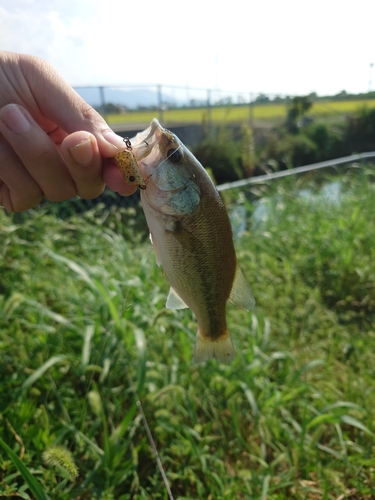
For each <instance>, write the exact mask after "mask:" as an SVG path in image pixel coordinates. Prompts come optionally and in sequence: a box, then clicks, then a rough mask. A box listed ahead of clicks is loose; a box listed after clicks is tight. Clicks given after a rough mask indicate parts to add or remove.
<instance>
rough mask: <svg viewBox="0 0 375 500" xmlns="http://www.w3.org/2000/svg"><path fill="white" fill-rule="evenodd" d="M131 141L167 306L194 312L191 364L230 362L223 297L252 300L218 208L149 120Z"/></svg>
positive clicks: (182, 152) (185, 155)
mask: <svg viewBox="0 0 375 500" xmlns="http://www.w3.org/2000/svg"><path fill="white" fill-rule="evenodd" d="M132 147H133V149H132V151H133V152H134V156H135V159H136V161H137V163H138V166H139V169H140V172H141V174H142V177H143V179H144V180H145V185H146V189H145V190H143V191H142V192H141V202H142V206H143V210H144V212H145V216H146V220H147V224H148V227H149V229H150V237H151V240H152V243H153V247H154V251H155V254H156V260H157V263H158V265H161V266H162V268H163V272H164V275H165V277H166V278H167V280H168V282H169V284H170V285H171V290H170V293H169V296H168V299H167V304H166V306H167V307H170V308H173V309H181V308H184V307H190V309H192V311H193V312H194V314H195V316H196V318H197V322H198V333H197V340H196V346H195V352H194V361H195V362H202V361H206V360H208V359H211V358H215V359H217V360H218V361H219V362H229V361H231V360H232V359H233V358H234V357H235V350H234V347H233V343H232V340H231V336H230V333H229V331H228V327H227V322H226V303H227V301H228V300H230V301H231V302H233V303H234V304H237V305H238V306H240V307H242V308H243V309H247V310H248V309H250V307H252V306H253V305H254V299H253V297H252V294H251V290H250V288H249V286H248V284H247V283H246V280H245V278H244V276H243V275H242V272H241V270H240V269H239V267H238V264H237V259H236V254H235V250H234V244H233V235H232V229H231V224H230V220H229V217H228V214H227V211H226V209H225V206H224V204H223V202H222V200H221V198H220V195H219V194H218V192H217V190H216V188H215V186H214V184H213V183H212V181H211V179H210V177H209V175H208V174H207V172H206V171H205V169H204V168H203V167H202V165H201V164H200V163H199V162H198V160H197V159H196V158H195V157H194V156H193V155H192V153H191V152H190V151H189V150H188V149H187V148H186V147H185V146H184V145H183V144H182V142H181V141H180V140H179V139H178V138H177V137H176V136H175V135H174V134H172V133H171V132H170V131H168V130H166V129H164V128H163V127H161V126H160V124H159V122H158V121H157V120H156V119H154V120H153V121H152V122H151V125H150V127H149V128H148V129H146V130H145V131H144V132H141V133H140V134H137V136H136V137H135V138H134V139H132Z"/></svg>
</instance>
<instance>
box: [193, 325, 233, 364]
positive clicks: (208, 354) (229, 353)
mask: <svg viewBox="0 0 375 500" xmlns="http://www.w3.org/2000/svg"><path fill="white" fill-rule="evenodd" d="M235 357H236V351H235V350H234V347H233V343H232V339H231V337H230V333H229V332H228V331H227V334H226V335H223V336H221V337H219V338H218V339H217V340H213V339H211V338H207V337H202V336H201V335H199V332H198V334H197V339H196V341H195V350H194V363H203V361H208V360H209V359H216V361H218V362H219V363H230V362H231V361H232V360H233V359H234V358H235Z"/></svg>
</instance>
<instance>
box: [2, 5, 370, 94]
mask: <svg viewBox="0 0 375 500" xmlns="http://www.w3.org/2000/svg"><path fill="white" fill-rule="evenodd" d="M374 17H375V1H374V0H356V2H353V1H352V2H350V1H347V2H343V1H342V0H340V1H337V0H324V1H322V0H315V1H314V2H312V1H310V0H305V1H301V0H298V1H297V0H284V1H283V0H257V1H247V0H225V1H223V0H216V1H211V0H199V1H197V0H189V1H185V2H183V1H180V0H174V1H168V0H156V1H155V0H152V1H151V0H133V1H132V2H130V1H128V0H102V1H99V0H48V1H47V0H12V1H10V0H0V49H3V50H9V51H14V52H23V53H27V54H33V55H36V56H40V57H42V58H44V59H47V60H48V61H50V62H51V63H52V64H53V65H54V66H55V67H56V68H57V69H58V71H59V72H60V73H61V74H62V75H63V77H64V78H65V79H66V80H67V81H68V82H69V83H70V84H71V85H73V86H77V85H119V86H122V85H136V84H138V85H141V84H142V85H143V84H144V85H154V84H162V85H176V86H184V87H189V88H194V87H199V88H212V89H221V90H223V91H224V90H226V91H234V92H244V93H254V94H257V93H265V94H268V93H271V94H279V95H297V94H299V95H305V94H309V93H310V92H316V93H317V94H318V95H332V94H337V93H339V92H340V91H342V90H346V91H347V92H350V93H360V92H367V91H368V90H369V89H371V90H375V68H374V67H373V68H372V69H371V64H372V63H375V37H374Z"/></svg>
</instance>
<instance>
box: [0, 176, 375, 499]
mask: <svg viewBox="0 0 375 500" xmlns="http://www.w3.org/2000/svg"><path fill="white" fill-rule="evenodd" d="M316 175H317V176H319V177H316V178H314V175H313V174H309V176H308V177H307V176H306V177H303V178H299V179H297V180H296V179H295V178H294V179H292V180H291V179H290V178H289V179H284V180H282V181H276V182H277V184H276V183H275V184H270V185H258V186H257V187H253V188H251V190H252V191H247V192H242V193H239V192H238V191H233V192H225V201H226V203H227V204H228V207H229V210H230V212H231V214H232V216H233V217H234V218H235V219H236V220H237V223H239V225H238V224H237V225H236V227H237V228H238V227H239V226H240V225H241V223H243V221H244V219H243V217H244V214H245V216H246V219H245V220H246V224H247V226H246V230H245V231H244V232H243V231H242V233H241V234H239V235H238V237H237V238H236V242H235V243H236V248H237V252H238V258H239V261H240V263H241V267H242V269H243V271H244V274H245V275H246V276H247V278H248V281H249V282H250V284H251V286H252V289H253V294H254V296H255V298H256V301H257V305H256V307H255V308H254V310H253V311H252V312H251V313H247V312H243V311H239V310H237V309H235V308H234V307H231V306H229V307H228V323H229V327H230V330H231V332H232V335H233V339H234V343H235V346H236V349H237V353H238V355H237V358H236V359H235V361H234V362H233V363H232V364H231V365H230V366H224V365H219V364H217V363H216V362H214V361H212V362H208V363H205V364H203V365H199V366H194V365H192V356H193V346H194V339H195V335H196V323H195V320H194V318H193V316H192V314H191V313H190V311H189V310H182V311H171V310H167V309H165V307H164V304H165V300H166V296H167V292H168V284H167V282H166V281H165V279H164V277H163V275H162V272H161V270H160V268H158V267H157V266H156V264H155V259H154V255H153V252H152V249H151V245H150V243H149V241H148V238H147V231H146V228H145V223H144V219H143V215H142V214H141V213H139V212H138V211H135V210H134V209H117V208H116V207H114V208H112V209H106V208H104V206H98V207H97V208H96V209H93V210H91V211H89V212H86V213H85V214H82V215H75V216H72V217H69V218H67V219H64V220H63V219H60V218H58V217H56V216H55V215H53V214H51V213H50V212H48V211H47V209H44V210H40V211H29V212H28V213H26V214H18V215H15V216H10V215H6V214H5V213H4V212H3V211H0V240H1V242H2V243H1V245H0V252H1V258H0V276H1V280H0V438H1V439H0V450H1V446H3V447H4V445H3V444H2V443H6V444H7V445H8V447H9V448H10V450H11V451H9V450H8V448H6V447H4V449H7V450H8V451H7V452H5V451H4V449H3V450H2V451H0V468H1V476H0V497H4V498H23V499H29V498H32V499H34V498H37V499H42V498H43V499H46V498H47V495H48V497H49V498H50V499H62V500H68V499H69V500H71V499H77V500H78V499H80V500H89V499H90V500H91V499H103V500H130V499H167V493H166V490H165V488H164V485H163V482H162V479H161V476H160V473H159V470H158V468H157V465H156V461H155V457H154V455H153V453H152V451H151V448H150V445H149V443H148V440H147V436H146V432H145V428H144V426H143V424H142V420H141V418H140V415H139V414H138V412H137V408H136V404H135V399H134V390H135V389H136V390H137V391H138V394H139V397H140V399H141V401H142V404H143V408H144V411H145V414H146V417H147V420H148V423H149V426H150V429H151V432H152V434H153V437H154V440H155V442H156V445H157V448H158V451H159V455H160V457H161V460H162V462H163V465H164V468H165V471H166V475H167V478H168V480H169V483H170V485H171V489H172V493H173V496H174V498H175V499H179V500H183V499H185V500H187V499H212V500H224V499H226V500H232V499H247V500H253V499H259V500H266V499H269V500H281V499H285V500H287V499H294V500H306V499H309V500H315V499H332V500H333V499H336V500H337V499H339V498H340V499H345V498H350V499H352V500H360V499H372V498H375V454H374V449H375V448H374V445H375V434H374V433H375V398H374V378H375V322H374V320H375V249H374V241H375V226H374V224H373V216H374V197H375V187H374V183H373V179H374V176H373V171H372V170H369V169H363V170H359V169H358V168H352V169H349V170H348V172H347V173H346V174H345V175H343V176H342V177H341V178H340V179H338V178H334V179H333V181H334V184H327V183H329V182H330V181H331V180H330V179H328V178H327V179H323V177H322V176H323V174H322V173H318V174H316ZM325 186H328V187H330V189H327V187H325ZM249 189H250V188H249ZM250 198H251V199H255V201H256V203H255V204H251V203H250V202H249V199H250ZM242 229H243V228H242ZM57 446H62V447H64V449H66V450H69V451H70V452H71V458H69V457H67V456H64V455H63V452H62V451H61V449H59V448H57V449H56V447H57ZM12 451H13V452H14V454H12ZM65 455H66V454H65ZM17 459H18V461H17ZM72 461H74V463H75V464H76V466H77V467H78V474H79V475H78V476H76V474H75V469H74V466H73V465H72V463H71V462H72ZM20 464H21V465H20ZM22 464H23V465H24V466H25V468H24V469H22ZM53 464H55V465H53ZM20 470H21V472H22V473H23V474H24V475H25V474H27V473H29V474H31V475H32V476H31V479H30V478H28V481H29V484H32V480H33V479H32V478H34V481H37V483H36V486H35V487H34V488H35V489H34V493H31V491H30V488H29V486H28V484H26V483H25V480H24V479H23V476H22V475H21V473H20ZM25 471H26V472H25ZM38 485H39V486H38Z"/></svg>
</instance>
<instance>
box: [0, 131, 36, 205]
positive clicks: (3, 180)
mask: <svg viewBox="0 0 375 500" xmlns="http://www.w3.org/2000/svg"><path fill="white" fill-rule="evenodd" d="M42 198H43V191H42V190H41V188H40V186H39V185H38V184H37V183H36V182H35V180H34V179H33V178H32V176H31V175H30V174H29V172H28V171H27V170H26V169H25V167H24V166H23V164H22V162H21V160H20V159H19V157H18V156H17V155H16V153H15V152H14V150H13V148H11V146H10V145H9V144H8V143H7V142H6V141H5V140H4V138H2V137H1V135H0V206H1V207H4V208H5V209H6V210H9V211H10V212H22V211H23V210H27V209H29V208H31V207H34V206H35V205H37V204H38V203H40V202H41V201H42Z"/></svg>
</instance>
